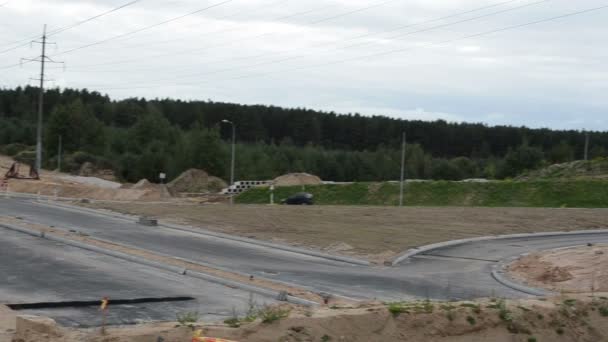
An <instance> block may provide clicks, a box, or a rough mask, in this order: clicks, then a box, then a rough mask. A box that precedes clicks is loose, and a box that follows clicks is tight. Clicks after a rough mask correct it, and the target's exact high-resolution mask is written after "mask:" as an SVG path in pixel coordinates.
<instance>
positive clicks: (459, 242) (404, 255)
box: [391, 229, 608, 266]
mask: <svg viewBox="0 0 608 342" xmlns="http://www.w3.org/2000/svg"><path fill="white" fill-rule="evenodd" d="M585 234H588V235H595V234H608V229H595V230H582V231H573V232H547V233H529V234H510V235H492V236H483V237H478V238H470V239H460V240H452V241H446V242H439V243H434V244H430V245H426V246H421V247H416V248H412V249H409V250H407V251H405V252H404V253H402V254H400V255H398V256H397V257H396V258H394V259H393V261H392V262H391V264H392V266H397V265H399V264H400V263H401V262H403V261H404V260H406V259H409V258H411V257H413V256H416V255H418V254H422V253H426V252H429V251H432V250H436V249H441V248H445V247H452V246H458V245H464V244H467V243H471V242H479V241H491V240H506V239H516V238H537V237H551V236H569V235H585Z"/></svg>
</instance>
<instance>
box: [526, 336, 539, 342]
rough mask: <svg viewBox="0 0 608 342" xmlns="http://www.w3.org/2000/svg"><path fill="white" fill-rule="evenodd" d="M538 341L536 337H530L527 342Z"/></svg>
mask: <svg viewBox="0 0 608 342" xmlns="http://www.w3.org/2000/svg"><path fill="white" fill-rule="evenodd" d="M537 341H538V340H537V339H536V337H534V336H532V337H528V342H537Z"/></svg>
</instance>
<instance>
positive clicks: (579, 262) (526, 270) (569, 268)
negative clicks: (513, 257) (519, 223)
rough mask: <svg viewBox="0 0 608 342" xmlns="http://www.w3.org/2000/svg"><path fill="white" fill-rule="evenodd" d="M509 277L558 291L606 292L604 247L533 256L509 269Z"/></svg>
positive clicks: (607, 260)
mask: <svg viewBox="0 0 608 342" xmlns="http://www.w3.org/2000/svg"><path fill="white" fill-rule="evenodd" d="M509 271H510V274H511V275H512V277H513V278H515V279H517V280H519V281H522V282H524V283H526V284H529V285H532V286H534V287H541V288H545V289H549V290H552V291H560V292H568V293H572V292H575V293H576V292H594V291H600V292H608V245H597V246H584V247H574V248H567V249H557V250H553V251H546V252H540V253H534V254H530V255H527V256H525V257H522V258H520V259H519V260H517V261H516V262H515V263H513V264H512V265H511V266H510V267H509Z"/></svg>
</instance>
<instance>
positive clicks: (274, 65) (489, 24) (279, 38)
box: [0, 0, 608, 130]
mask: <svg viewBox="0 0 608 342" xmlns="http://www.w3.org/2000/svg"><path fill="white" fill-rule="evenodd" d="M6 1H7V0H0V5H2V4H3V3H4V2H6ZM128 2H130V1H129V0H103V1H102V0H44V1H42V0H9V1H8V2H6V4H5V5H4V6H2V7H0V51H3V50H6V49H8V48H11V47H13V46H16V45H20V44H14V42H20V41H23V40H24V39H25V40H27V39H28V38H33V37H35V36H36V35H40V34H41V31H42V26H43V24H45V23H46V24H48V26H49V30H50V31H51V32H52V30H54V29H57V28H61V27H66V26H68V25H71V24H74V23H77V22H79V21H81V20H84V19H87V18H90V17H92V16H95V15H97V14H100V13H103V12H105V11H108V10H111V9H113V8H116V7H118V6H121V5H123V4H126V3H128ZM214 5H217V6H215V7H213V8H210V9H208V10H204V11H200V12H199V13H197V14H194V15H190V16H186V17H184V18H182V19H179V20H176V21H173V22H171V23H167V24H164V25H160V26H157V27H154V28H151V29H148V30H144V31H141V32H139V33H136V34H132V35H128V36H125V37H123V38H120V39H111V40H109V41H107V42H103V43H100V44H97V45H92V46H89V47H85V48H80V47H83V46H86V45H88V44H91V43H96V42H101V41H103V40H106V39H108V38H113V37H115V36H118V35H121V34H123V33H128V32H132V31H135V30H138V29H140V28H145V27H148V26H150V25H154V24H156V23H160V22H162V21H165V20H169V19H171V18H175V17H178V16H181V15H184V14H187V13H190V12H193V11H196V10H199V9H204V8H206V7H210V6H214ZM492 5H495V6H493V7H489V6H492ZM603 5H608V1H606V0H604V1H599V0H576V1H573V0H546V1H540V0H515V1H510V2H508V3H507V1H506V0H393V1H386V0H377V1H371V0H370V1H366V0H308V1H302V0H299V1H298V0H283V1H280V0H233V1H226V0H213V1H200V0H196V1H195V0H173V1H171V0H168V1H161V0H141V1H139V2H137V3H135V4H132V5H130V6H128V7H125V8H123V9H121V10H119V11H116V12H114V13H111V14H108V15H105V16H103V17H100V18H98V19H96V20H93V21H90V22H88V23H86V24H83V25H79V26H77V27H74V28H72V29H69V30H66V31H64V32H61V33H59V34H55V35H52V37H50V38H49V40H50V41H52V42H56V43H57V46H49V52H48V54H49V55H50V56H51V57H52V58H53V59H54V60H57V61H64V62H66V69H65V71H64V70H63V69H62V67H61V66H59V65H51V66H49V68H50V70H49V71H48V74H49V77H50V78H53V79H54V82H52V83H50V84H49V85H50V86H60V87H74V88H84V87H86V88H88V89H91V90H98V91H100V92H102V93H108V94H109V95H110V96H111V97H112V98H116V99H120V98H126V97H135V96H137V97H147V98H153V97H162V98H164V97H172V98H181V99H186V100H189V99H199V100H207V99H211V100H214V101H228V102H238V103H249V104H258V103H260V104H273V105H279V106H287V107H307V108H313V109H321V110H328V111H329V110H333V111H336V112H342V113H348V112H353V113H354V112H359V113H361V114H364V115H374V114H378V115H388V116H392V117H399V118H407V119H422V120H434V119H445V120H448V121H469V122H483V123H487V124H491V125H493V124H510V125H516V126H519V125H526V126H531V127H550V128H557V129H592V130H608V116H607V113H608V59H607V58H608V44H607V43H606V37H608V29H607V26H608V8H607V9H603V10H598V11H594V12H589V13H585V14H581V15H577V16H572V17H568V18H563V19H560V20H554V21H550V22H544V23H540V24H537V25H531V26H525V27H521V28H518V29H513V30H507V31H503V32H497V33H493V34H487V35H481V36H477V37H473V38H467V39H464V37H466V36H472V35H475V34H478V33H483V32H488V31H492V30H495V29H499V28H503V27H511V26H515V25H518V24H524V23H528V22H534V21H537V20H541V19H546V18H551V17H556V16H560V15H562V14H567V13H572V12H577V11H582V10H585V9H590V8H595V7H600V6H603ZM482 7H487V8H485V9H480V8H482ZM477 9H480V10H477ZM475 10H477V11H475ZM467 11H470V13H467V14H462V13H463V12H467ZM495 12H501V13H496V14H493V13H495ZM459 13H460V14H461V15H457V14H459ZM444 17H449V18H444ZM478 17H481V18H478ZM441 18H444V19H441ZM408 26H409V27H408ZM21 44H22V43H21ZM74 48H80V49H77V50H74V51H70V50H72V49H74ZM38 49H39V46H37V45H33V46H31V47H30V46H29V45H25V46H22V47H19V48H17V49H14V50H11V51H7V52H3V53H0V86H2V87H14V86H17V85H24V84H28V82H30V81H29V79H30V78H31V77H36V75H37V73H38V72H39V70H38V69H39V66H38V65H36V64H35V63H29V64H24V65H23V66H22V67H12V68H4V69H3V67H7V66H10V65H13V64H15V63H18V62H19V60H20V58H21V57H34V56H36V55H37V54H39V50H38ZM31 84H34V83H33V82H31Z"/></svg>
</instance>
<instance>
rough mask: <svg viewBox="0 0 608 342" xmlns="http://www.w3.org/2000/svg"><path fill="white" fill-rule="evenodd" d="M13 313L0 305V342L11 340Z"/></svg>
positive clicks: (13, 328) (9, 341)
mask: <svg viewBox="0 0 608 342" xmlns="http://www.w3.org/2000/svg"><path fill="white" fill-rule="evenodd" d="M15 315H16V314H15V313H14V312H13V311H11V310H10V309H9V308H7V307H6V306H3V305H0V342H11V339H12V336H13V333H14V332H15Z"/></svg>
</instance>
